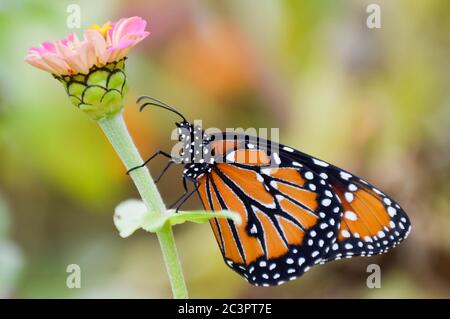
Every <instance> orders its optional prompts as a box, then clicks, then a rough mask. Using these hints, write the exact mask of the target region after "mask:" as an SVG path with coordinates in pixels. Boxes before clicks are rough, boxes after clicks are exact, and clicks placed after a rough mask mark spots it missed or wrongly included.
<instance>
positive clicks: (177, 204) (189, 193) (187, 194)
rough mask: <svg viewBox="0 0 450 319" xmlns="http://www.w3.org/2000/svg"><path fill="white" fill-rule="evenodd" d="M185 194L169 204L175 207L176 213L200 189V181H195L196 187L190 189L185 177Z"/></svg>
mask: <svg viewBox="0 0 450 319" xmlns="http://www.w3.org/2000/svg"><path fill="white" fill-rule="evenodd" d="M183 187H184V194H183V195H181V196H180V198H178V199H177V200H176V201H175V202H174V203H173V204H172V205H170V206H169V208H170V209H172V208H175V213H178V210H179V209H180V208H181V206H183V204H184V203H185V202H186V201H187V200H188V199H189V198H190V197H191V196H192V195H193V194H194V193H195V192H196V191H197V190H198V188H199V187H200V183H197V182H194V189H193V190H191V191H189V190H188V188H187V185H186V179H185V178H183Z"/></svg>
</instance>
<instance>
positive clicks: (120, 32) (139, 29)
mask: <svg viewBox="0 0 450 319" xmlns="http://www.w3.org/2000/svg"><path fill="white" fill-rule="evenodd" d="M146 25H147V22H146V21H145V20H144V19H142V18H140V17H131V18H128V19H120V20H119V21H118V22H117V23H116V24H115V25H114V28H113V29H112V32H111V41H112V45H113V46H115V45H116V44H117V43H119V41H120V40H121V39H122V38H124V37H128V36H135V35H138V36H140V35H142V33H143V32H144V31H145V27H146ZM145 36H146V35H145Z"/></svg>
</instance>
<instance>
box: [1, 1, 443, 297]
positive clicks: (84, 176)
mask: <svg viewBox="0 0 450 319" xmlns="http://www.w3.org/2000/svg"><path fill="white" fill-rule="evenodd" d="M369 3H377V4H379V5H380V6H381V14H382V15H381V19H382V20H381V23H382V28H381V29H368V28H367V27H366V18H367V15H368V14H367V13H366V7H367V5H368V4H369ZM69 4H79V5H80V7H81V29H80V30H70V29H68V28H67V26H66V19H67V16H68V13H67V12H66V9H67V6H68V5H69ZM132 15H139V16H142V17H144V18H146V19H147V20H148V21H149V27H148V28H149V30H150V31H151V33H152V34H151V36H150V37H149V38H147V39H146V40H145V41H144V42H143V43H141V44H139V45H138V47H137V48H135V49H134V50H133V51H132V52H131V55H130V57H129V59H128V61H127V69H128V75H129V83H130V92H129V95H128V96H127V99H126V100H127V106H126V111H125V117H126V121H127V123H128V125H129V128H130V131H131V133H132V135H133V137H134V139H135V141H136V143H137V145H138V146H139V149H140V151H141V153H142V155H143V157H147V156H148V155H150V154H152V152H153V151H154V150H155V149H157V148H161V149H168V150H170V148H171V145H172V143H173V142H172V141H171V140H170V133H171V131H172V128H173V123H174V120H175V117H174V116H173V115H171V114H170V113H168V112H164V111H162V110H157V109H154V110H150V109H149V110H146V112H143V113H138V112H137V107H136V105H135V104H134V101H135V99H136V98H137V97H138V96H139V95H142V94H147V95H152V96H154V97H157V98H160V99H163V100H164V101H166V102H167V103H169V104H171V105H174V106H176V107H178V108H179V110H181V111H182V112H183V113H184V114H185V116H186V117H188V118H189V119H192V120H193V119H202V120H203V123H204V126H205V127H209V126H213V127H218V128H221V129H225V128H227V127H255V128H259V127H268V128H271V127H275V128H280V139H281V142H283V143H284V144H288V145H291V146H293V147H295V148H298V149H300V150H302V151H304V152H307V153H310V154H313V155H315V156H318V157H319V158H322V159H324V160H327V161H330V162H333V163H335V164H337V165H339V166H341V167H343V168H346V169H348V170H350V171H352V172H354V173H356V174H357V175H360V176H361V177H363V178H365V179H368V180H369V181H371V182H373V183H374V184H375V185H378V186H379V187H380V188H382V189H383V190H385V191H386V192H387V193H388V194H390V195H392V197H394V198H395V199H396V200H397V201H398V202H400V203H401V204H402V206H403V207H404V208H405V210H406V211H407V213H408V214H409V216H410V218H411V220H412V224H413V231H412V234H411V236H410V237H409V238H408V240H407V241H406V242H404V243H403V244H402V245H401V246H399V247H398V248H396V249H394V250H392V251H391V252H390V253H388V254H387V255H383V256H377V257H372V258H357V259H351V260H341V261H338V262H333V263H329V264H326V265H323V266H318V267H314V268H313V269H312V270H311V271H310V272H309V273H308V274H307V275H305V276H303V277H301V278H299V279H298V280H296V281H293V282H289V283H287V284H285V285H283V286H280V287H273V288H256V287H252V286H251V285H249V284H247V283H246V282H245V281H244V280H242V279H241V278H240V277H239V276H238V275H236V274H235V273H234V272H232V271H231V270H230V269H228V268H227V266H226V265H225V264H224V263H223V261H222V257H221V255H220V252H219V249H218V247H217V246H216V243H215V240H214V237H213V234H212V231H211V230H210V229H209V226H208V225H207V224H204V225H197V224H184V225H181V226H178V227H176V229H175V236H176V239H177V244H178V249H179V253H180V256H181V260H182V263H183V266H184V273H185V275H186V279H187V284H188V288H189V291H190V295H191V297H213V298H214V297H223V298H240V297H248V298H253V297H265V298H310V297H343V298H346V297H355V298H378V297H387V298H390V297H400V298H402V297H425V298H432V297H450V231H449V230H450V183H449V180H450V162H449V158H450V129H449V127H450V90H449V89H450V64H449V53H450V51H449V49H450V2H449V1H446V0H442V1H439V0H429V1H422V0H413V1H407V0H404V1H400V0H395V1H380V0H377V1H360V0H353V1H339V2H338V1H332V0H329V1H325V0H320V1H276V0H271V1H269V0H265V1H259V0H246V1H241V0H230V1H197V0H187V1H182V0H180V1H175V0H165V1H163V0H161V1H159V0H158V1H144V0H126V1H125V0H124V1H119V0H113V1H112V0H100V1H75V0H71V1H50V0H45V1H31V0H20V1H12V0H6V1H5V0H2V1H1V3H0V39H1V41H0V56H1V58H0V297H4V298H38V297H43V298H53V297H61V298H68V297H73V298H87V297H95V298H107V297H112V298H116V297H123V298H131V297H136V298H156V297H170V296H171V294H170V290H169V285H168V280H167V277H166V274H165V272H164V268H163V262H162V257H161V253H160V251H159V247H158V243H157V240H156V238H155V236H153V235H152V234H149V233H144V232H143V231H140V232H137V233H136V234H134V235H133V236H131V237H130V238H128V239H121V238H120V237H119V235H118V232H117V230H116V229H115V227H114V225H113V222H112V214H113V210H114V207H115V206H116V204H117V203H119V202H120V201H122V200H124V199H128V198H133V197H137V194H136V191H135V189H134V187H133V185H132V183H131V182H130V180H129V178H128V177H127V176H126V175H125V170H124V168H123V167H122V166H121V163H120V162H119V160H118V158H117V157H116V155H115V153H114V152H113V150H112V148H111V146H110V145H109V144H108V142H107V141H106V139H105V137H104V136H103V135H102V134H101V131H100V130H99V128H98V126H97V125H96V124H95V123H94V122H93V121H91V120H89V119H88V118H87V117H86V116H85V115H84V114H82V113H81V112H79V111H78V110H77V109H76V108H75V107H73V106H72V105H71V104H70V103H69V101H68V99H67V97H66V96H65V92H64V90H63V88H62V86H61V84H60V83H59V82H57V81H55V80H53V79H52V77H51V76H50V75H49V74H46V73H44V72H41V71H39V70H37V69H34V68H32V67H30V66H29V65H27V64H26V63H25V62H24V61H23V57H24V55H25V54H26V51H27V48H28V47H30V46H32V45H36V44H38V43H40V42H41V41H44V40H56V39H59V38H62V37H64V36H66V35H67V34H68V33H70V32H73V31H75V32H78V33H79V34H81V33H82V29H84V28H86V27H88V26H90V25H92V24H94V23H97V24H102V23H103V22H105V21H108V20H116V19H118V18H120V17H123V16H132ZM164 164H165V163H164V161H163V160H157V161H155V162H153V163H151V165H150V168H151V171H152V172H153V174H154V175H156V174H157V172H159V171H160V170H161V169H162V167H163V165H164ZM180 182H181V168H180V167H178V168H174V169H172V170H171V171H170V172H169V173H168V174H167V176H165V178H164V179H163V181H162V182H161V183H160V185H159V187H160V190H161V192H162V195H163V197H164V199H165V200H166V201H167V202H171V201H173V200H174V199H176V198H177V197H178V196H179V194H180V193H181V191H182V187H181V183H180ZM200 207H201V203H200V201H199V200H198V198H195V199H193V200H192V201H191V202H190V203H189V204H188V206H187V208H200ZM371 263H376V264H379V265H381V271H382V282H381V289H368V288H367V287H366V278H367V276H368V274H367V273H366V267H367V265H369V264H371ZM69 264H78V265H80V267H81V273H82V279H81V285H82V288H81V289H68V288H67V287H66V278H67V276H68V273H66V267H67V265H69Z"/></svg>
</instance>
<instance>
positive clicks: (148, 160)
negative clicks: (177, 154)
mask: <svg viewBox="0 0 450 319" xmlns="http://www.w3.org/2000/svg"><path fill="white" fill-rule="evenodd" d="M158 155H163V156H165V157H167V158H170V159H172V156H170V154H169V153H166V152H164V151H161V150H157V151H156V152H155V154H153V155H152V156H150V157H149V158H148V159H147V160H146V161H145V162H144V163H143V164H142V165H138V166H135V167H132V168H130V169H129V170H128V171H127V175H129V174H130V173H131V172H132V171H134V170H135V169H138V168H141V167H144V166H145V165H147V163H148V162H150V161H151V160H152V159H154V158H155V157H156V156H158ZM168 166H170V165H168ZM168 168H169V167H166V168H165V169H164V170H163V172H165V171H166V170H167V169H168ZM159 178H161V176H159V177H158V179H159Z"/></svg>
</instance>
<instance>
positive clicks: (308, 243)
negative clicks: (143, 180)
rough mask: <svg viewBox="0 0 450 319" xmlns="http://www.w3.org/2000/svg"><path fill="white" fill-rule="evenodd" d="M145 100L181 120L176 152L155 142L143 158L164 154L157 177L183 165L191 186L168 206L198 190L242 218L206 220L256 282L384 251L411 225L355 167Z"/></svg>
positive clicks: (209, 202)
mask: <svg viewBox="0 0 450 319" xmlns="http://www.w3.org/2000/svg"><path fill="white" fill-rule="evenodd" d="M139 102H144V103H142V105H141V107H140V110H141V111H142V110H143V109H144V108H145V107H147V106H149V105H153V106H157V107H161V108H164V109H167V110H169V111H171V112H173V113H175V114H177V115H178V116H180V117H181V119H182V120H181V121H180V122H177V123H176V126H177V128H176V130H177V135H178V139H179V142H180V143H179V148H178V150H177V152H175V155H173V152H172V154H169V153H167V152H162V151H158V152H156V153H155V154H154V155H153V156H151V157H150V158H149V159H148V160H147V161H145V162H144V164H142V165H140V166H138V167H141V166H143V165H146V164H147V163H148V162H149V161H150V160H152V159H153V158H155V157H156V156H158V155H163V156H166V157H168V158H169V159H170V160H169V162H168V164H167V166H166V167H165V168H164V169H163V171H162V173H161V174H160V176H159V177H158V178H157V180H156V182H157V181H159V179H160V178H161V177H162V175H163V174H164V173H165V172H166V170H167V169H168V168H169V167H170V166H171V165H172V164H174V163H177V164H184V165H185V166H184V171H183V186H184V189H185V193H184V194H183V196H181V197H180V198H179V199H178V200H177V201H176V202H175V203H174V204H173V205H172V207H176V209H177V210H178V208H179V207H180V206H181V205H183V204H184V203H185V201H186V200H187V199H189V198H190V197H191V195H192V194H194V193H198V194H199V196H200V200H201V202H202V203H203V206H204V208H205V210H208V211H220V210H231V211H234V212H236V213H238V214H239V215H240V216H241V219H242V223H241V224H239V225H238V224H235V223H234V222H233V221H232V220H228V219H223V218H215V219H211V220H210V225H211V228H212V230H213V233H214V236H215V238H216V240H217V244H218V246H219V248H220V251H221V253H222V255H223V258H224V261H225V262H226V264H227V265H228V266H229V267H230V268H232V269H233V270H234V271H236V272H237V273H238V274H239V275H241V276H243V277H244V278H245V279H246V280H247V281H248V282H249V283H251V284H253V285H257V286H273V285H280V284H282V283H284V282H286V281H290V280H294V279H295V278H297V277H299V276H301V275H302V274H304V273H305V272H307V271H308V270H309V269H310V268H311V267H312V266H314V265H316V264H323V263H325V262H328V261H332V260H337V259H341V258H351V257H355V256H372V255H377V254H381V253H385V252H387V251H388V250H389V249H390V248H393V247H395V246H397V245H398V244H399V243H400V242H401V241H403V240H404V239H405V238H406V237H407V236H408V234H409V233H410V231H411V224H410V221H409V219H408V216H407V215H406V213H405V212H404V210H403V209H402V208H401V207H400V205H399V204H398V203H396V202H395V201H394V200H393V199H392V198H391V197H389V196H388V195H386V194H385V193H384V192H382V191H381V190H379V189H378V188H376V187H375V186H373V185H372V184H370V183H368V182H367V181H365V180H364V179H362V178H360V177H357V176H355V175H354V174H351V173H349V172H347V171H345V170H343V169H341V168H338V167H336V166H334V165H332V164H329V163H327V162H325V161H322V160H320V159H318V158H315V157H313V156H310V155H308V154H305V153H302V152H300V151H297V150H295V149H293V148H291V147H288V146H285V145H282V144H278V143H275V142H273V141H270V140H266V139H262V138H258V137H255V136H250V135H246V134H242V133H240V134H238V133H229V132H219V133H214V134H211V133H207V132H205V131H204V130H202V128H201V127H200V126H196V125H193V124H191V123H189V122H188V121H187V120H186V118H185V117H184V116H183V115H182V114H181V113H180V112H178V111H177V110H176V109H174V108H173V107H171V106H169V105H167V104H165V103H164V102H162V101H160V100H157V99H155V98H152V97H149V96H143V97H140V98H139V99H138V103H139ZM136 168H137V167H136ZM136 168H133V169H136ZM187 182H191V183H193V185H194V189H193V190H191V191H188V187H187Z"/></svg>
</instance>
